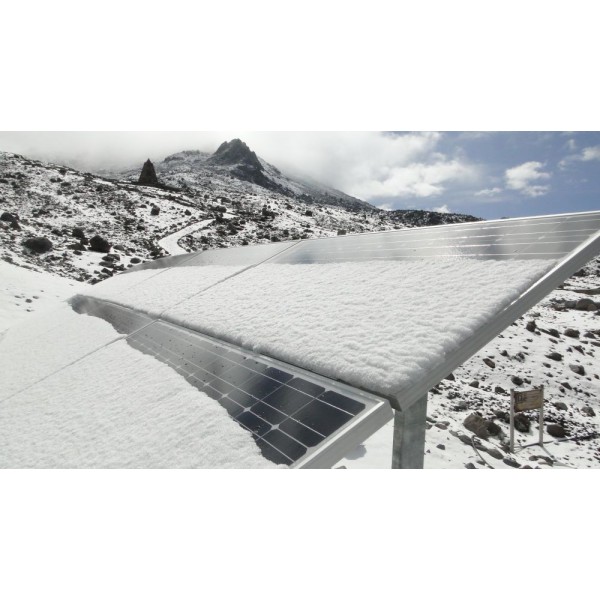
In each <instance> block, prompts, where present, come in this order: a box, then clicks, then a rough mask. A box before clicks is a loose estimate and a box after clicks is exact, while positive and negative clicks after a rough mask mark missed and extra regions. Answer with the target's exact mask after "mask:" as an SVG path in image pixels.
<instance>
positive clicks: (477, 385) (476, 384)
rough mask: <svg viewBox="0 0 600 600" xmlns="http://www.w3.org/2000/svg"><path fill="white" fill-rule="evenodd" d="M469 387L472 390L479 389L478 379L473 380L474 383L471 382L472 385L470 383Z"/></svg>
mask: <svg viewBox="0 0 600 600" xmlns="http://www.w3.org/2000/svg"><path fill="white" fill-rule="evenodd" d="M469 385H470V386H471V387H472V388H478V387H479V381H477V379H473V381H471V383H469Z"/></svg>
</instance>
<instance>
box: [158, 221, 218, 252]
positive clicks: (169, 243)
mask: <svg viewBox="0 0 600 600" xmlns="http://www.w3.org/2000/svg"><path fill="white" fill-rule="evenodd" d="M213 221H214V219H206V220H204V221H200V222H199V223H192V225H188V226H187V227H184V228H183V229H180V230H179V231H176V232H175V233H172V234H171V235H167V236H166V237H164V238H162V239H160V240H158V245H159V246H160V247H161V248H164V249H165V250H166V251H167V252H168V253H169V254H171V255H172V256H175V255H176V254H185V252H186V251H185V250H184V249H183V248H182V247H181V246H180V245H179V244H178V242H179V240H180V239H181V238H182V237H184V236H186V235H189V234H190V233H194V232H195V231H198V230H199V229H202V228H203V227H207V226H208V225H210V224H211V223H212V222H213Z"/></svg>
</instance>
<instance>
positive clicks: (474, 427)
mask: <svg viewBox="0 0 600 600" xmlns="http://www.w3.org/2000/svg"><path fill="white" fill-rule="evenodd" d="M490 423H491V421H488V420H487V419H484V418H483V417H482V416H480V415H478V414H477V413H471V414H470V415H469V416H468V417H467V418H466V419H465V420H464V421H463V425H464V427H465V428H466V429H468V430H469V431H472V432H473V433H474V434H475V435H476V436H477V437H480V438H482V439H484V440H487V438H488V437H489V435H490V432H489V430H488V426H489V424H490Z"/></svg>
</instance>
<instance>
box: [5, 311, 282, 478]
mask: <svg viewBox="0 0 600 600" xmlns="http://www.w3.org/2000/svg"><path fill="white" fill-rule="evenodd" d="M122 337H123V336H120V335H119V334H117V332H116V331H115V330H114V329H113V328H112V327H111V326H110V325H109V324H108V323H106V322H105V321H103V320H102V319H97V318H95V317H88V316H85V315H78V314H77V313H75V312H74V311H73V310H72V309H71V308H70V307H69V306H67V305H64V306H62V307H61V308H60V309H58V310H56V311H54V312H52V313H48V314H47V315H46V316H45V317H44V318H39V317H38V318H32V319H30V320H28V321H26V322H25V323H23V324H22V325H18V326H15V327H13V328H11V329H9V330H8V331H7V332H6V334H5V335H4V337H3V338H2V339H1V340H0V373H2V386H1V389H0V392H1V394H2V395H1V398H0V468H7V467H9V468H27V467H35V468H49V467H60V468H74V467H77V468H92V467H102V468H107V467H119V468H133V467H136V468H137V467H139V468H159V467H166V468H188V467H202V468H204V467H207V468H208V467H211V468H212V467H236V468H241V467H252V468H260V467H270V466H272V463H270V462H268V461H267V460H266V459H264V458H263V457H262V455H261V454H260V451H259V450H258V447H257V446H256V445H255V444H254V441H253V440H252V437H251V435H250V434H249V433H248V432H247V431H245V430H244V429H242V428H241V427H240V426H239V425H238V424H237V423H235V422H234V421H232V420H231V419H230V417H229V415H228V414H227V412H226V411H225V409H223V408H222V407H221V406H220V405H219V404H218V403H217V402H215V401H214V400H212V399H211V398H209V397H208V396H206V395H205V394H204V393H202V392H199V391H198V390H196V389H195V388H194V387H192V386H191V385H190V384H189V383H187V381H185V379H184V378H183V377H181V376H180V375H179V374H177V373H176V372H175V371H173V370H172V369H171V368H169V367H168V366H166V365H164V364H163V363H161V362H159V361H157V360H156V359H155V358H153V357H150V356H148V355H145V354H142V353H140V352H138V351H136V350H134V349H133V348H131V347H130V346H128V344H127V342H126V341H124V340H123V339H121V338H122Z"/></svg>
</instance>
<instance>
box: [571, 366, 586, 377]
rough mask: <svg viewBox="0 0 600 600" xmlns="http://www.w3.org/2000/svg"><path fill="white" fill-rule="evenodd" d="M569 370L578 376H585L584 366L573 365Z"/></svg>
mask: <svg viewBox="0 0 600 600" xmlns="http://www.w3.org/2000/svg"><path fill="white" fill-rule="evenodd" d="M569 369H571V371H573V373H576V374H577V375H585V369H584V368H583V365H577V364H572V365H569Z"/></svg>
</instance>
